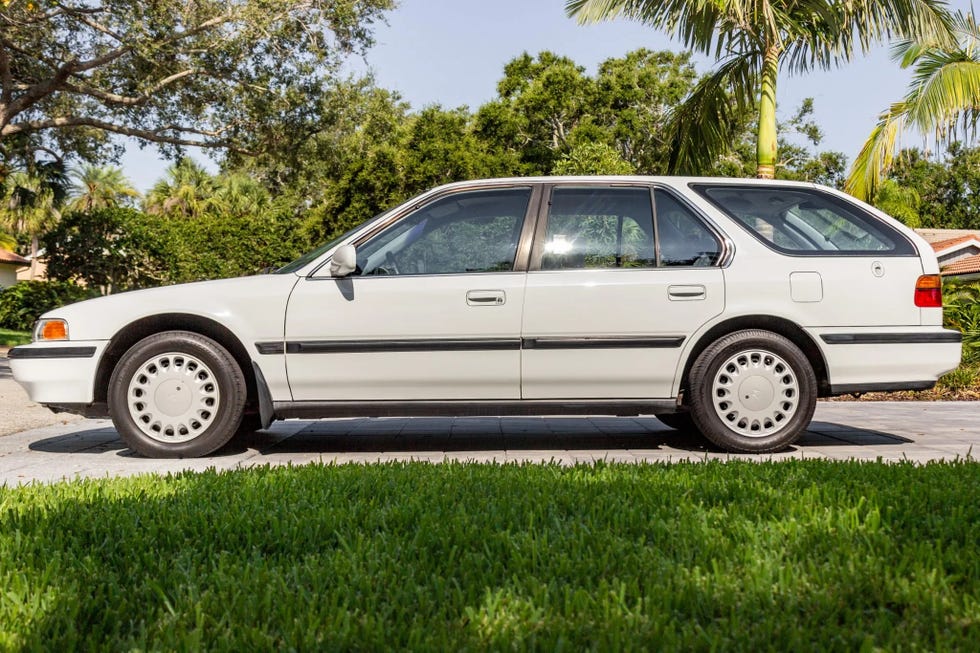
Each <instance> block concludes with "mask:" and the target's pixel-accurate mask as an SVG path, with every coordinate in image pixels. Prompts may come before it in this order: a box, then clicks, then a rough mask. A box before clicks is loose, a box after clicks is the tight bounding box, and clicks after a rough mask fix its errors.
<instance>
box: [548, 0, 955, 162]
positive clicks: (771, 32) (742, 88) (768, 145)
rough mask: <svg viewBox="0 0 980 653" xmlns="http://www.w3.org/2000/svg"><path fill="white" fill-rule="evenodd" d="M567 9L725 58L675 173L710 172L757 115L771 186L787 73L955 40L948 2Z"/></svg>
mask: <svg viewBox="0 0 980 653" xmlns="http://www.w3.org/2000/svg"><path fill="white" fill-rule="evenodd" d="M565 8H566V11H567V12H568V14H569V15H570V16H574V17H576V18H577V19H578V20H579V22H580V23H592V22H597V21H600V20H610V19H613V18H617V17H620V16H622V17H625V18H627V19H630V20H636V21H640V22H642V23H645V24H647V25H651V26H653V27H656V28H658V29H663V30H665V31H667V32H669V33H671V34H672V35H674V36H676V37H678V38H679V39H680V40H681V41H682V42H683V43H684V44H685V45H686V46H687V47H689V48H691V49H692V50H695V51H697V52H700V53H703V54H706V55H709V56H711V55H713V56H715V57H716V58H717V59H720V62H719V66H718V68H717V69H716V70H715V71H714V72H713V73H711V74H710V75H708V76H706V77H705V78H704V79H702V80H701V81H700V82H699V83H698V84H697V85H696V86H695V88H694V90H693V91H692V92H691V95H690V96H688V98H687V99H686V100H685V101H684V103H683V104H681V105H680V106H679V107H678V108H677V109H676V110H675V111H674V112H673V120H672V129H673V131H674V134H673V135H674V144H673V153H672V157H671V159H672V160H671V168H672V171H675V172H699V171H703V170H705V169H707V168H709V167H710V166H711V165H712V164H713V163H714V162H715V160H716V159H717V156H718V155H719V154H720V153H722V152H724V151H725V150H726V149H728V147H729V144H730V143H731V139H732V137H733V132H734V130H735V129H736V128H737V126H738V122H739V121H740V119H741V117H742V116H745V115H747V114H749V113H751V112H752V111H753V110H754V109H755V108H756V107H758V115H759V122H758V130H757V135H758V141H757V161H756V165H757V168H756V174H757V176H759V177H761V178H767V179H771V178H772V177H773V176H774V175H775V166H776V162H777V151H776V138H777V134H776V82H777V80H778V76H779V72H780V70H781V69H785V70H788V71H789V72H793V73H802V72H806V71H808V70H812V69H814V68H820V69H825V70H826V69H830V68H833V67H835V66H838V65H840V64H842V63H844V62H847V61H849V60H850V59H851V58H852V57H853V56H854V54H855V52H856V51H866V50H867V49H868V48H869V47H870V46H871V44H872V43H874V42H876V41H878V40H880V39H882V38H885V37H887V36H889V35H892V34H897V35H899V36H903V37H909V38H914V37H919V36H928V37H931V38H933V39H935V40H936V41H937V42H943V43H945V42H950V41H951V39H952V37H951V36H950V17H949V14H948V13H947V12H946V3H945V2H944V1H943V0H849V1H848V2H839V1H838V2H833V1H830V0H711V1H708V0H567V1H566V4H565Z"/></svg>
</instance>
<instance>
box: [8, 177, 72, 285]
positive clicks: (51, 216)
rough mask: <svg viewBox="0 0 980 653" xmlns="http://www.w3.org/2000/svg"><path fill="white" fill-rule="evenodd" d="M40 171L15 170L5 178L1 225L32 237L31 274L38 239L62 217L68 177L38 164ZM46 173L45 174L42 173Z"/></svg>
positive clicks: (34, 265) (34, 264)
mask: <svg viewBox="0 0 980 653" xmlns="http://www.w3.org/2000/svg"><path fill="white" fill-rule="evenodd" d="M36 172H37V173H40V174H35V175H31V174H28V173H26V172H21V171H18V172H12V173H10V174H9V175H7V178H6V179H5V180H4V185H3V189H2V193H3V197H2V202H0V228H3V229H6V230H9V231H12V232H13V233H15V234H27V235H28V236H30V239H31V278H32V279H33V278H34V275H35V272H36V269H37V254H38V249H39V243H38V239H39V237H40V235H41V234H42V233H44V232H45V231H47V230H48V229H50V228H51V227H53V226H54V225H55V224H56V223H57V222H58V220H59V219H60V218H61V212H60V211H59V210H58V209H59V206H60V204H61V203H62V202H63V201H64V198H65V193H66V187H67V184H66V181H67V178H66V177H65V175H64V171H63V170H61V171H60V172H59V171H58V170H56V169H54V168H52V169H48V168H47V167H43V166H42V167H39V168H38V169H37V170H36ZM42 175H43V176H42Z"/></svg>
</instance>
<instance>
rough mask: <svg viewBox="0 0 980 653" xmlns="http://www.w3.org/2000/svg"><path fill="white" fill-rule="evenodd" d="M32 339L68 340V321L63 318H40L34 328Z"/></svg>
mask: <svg viewBox="0 0 980 653" xmlns="http://www.w3.org/2000/svg"><path fill="white" fill-rule="evenodd" d="M34 340H36V341H41V340H68V323H67V322H65V321H64V320H41V321H40V322H38V323H37V327H35V329H34Z"/></svg>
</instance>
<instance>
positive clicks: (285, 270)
mask: <svg viewBox="0 0 980 653" xmlns="http://www.w3.org/2000/svg"><path fill="white" fill-rule="evenodd" d="M390 212H391V209H389V210H387V211H385V212H383V213H379V214H378V215H376V216H374V217H373V218H371V219H370V220H368V221H366V222H362V223H361V224H359V225H357V226H356V227H354V228H353V229H351V230H349V231H346V232H344V233H342V234H341V235H339V236H337V237H336V238H334V239H333V240H331V241H330V242H328V243H325V244H323V245H320V246H319V247H317V248H316V249H314V250H311V251H309V252H307V253H306V254H303V255H302V256H300V257H299V258H298V259H296V260H295V261H293V262H292V263H287V264H286V265H284V266H282V267H281V268H279V269H278V270H275V271H274V272H273V273H272V274H292V273H294V272H296V271H297V270H301V269H303V268H304V267H306V266H307V265H309V264H310V263H311V262H313V261H315V260H316V259H318V258H320V257H321V256H323V255H324V254H325V253H326V252H329V251H330V250H331V249H333V248H334V247H336V246H337V245H338V244H340V243H341V242H343V241H344V240H345V239H346V238H348V237H349V236H351V235H352V234H353V233H354V232H355V231H358V230H360V229H362V228H363V227H366V226H368V225H369V224H371V223H373V222H377V221H378V220H380V219H381V218H383V217H385V216H386V215H388V214H389V213H390Z"/></svg>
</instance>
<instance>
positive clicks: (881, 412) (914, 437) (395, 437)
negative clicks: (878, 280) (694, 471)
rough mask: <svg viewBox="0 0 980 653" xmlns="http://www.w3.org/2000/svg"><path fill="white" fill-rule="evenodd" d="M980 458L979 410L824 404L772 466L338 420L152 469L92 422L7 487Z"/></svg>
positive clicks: (18, 465) (4, 459)
mask: <svg viewBox="0 0 980 653" xmlns="http://www.w3.org/2000/svg"><path fill="white" fill-rule="evenodd" d="M966 456H978V457H980V404H977V403H970V402H931V403H927V402H921V403H920V402H883V403H874V402H839V403H838V402H821V403H820V404H818V406H817V413H816V416H815V418H814V421H813V423H812V424H811V427H810V429H809V430H808V431H807V433H806V434H805V435H804V437H803V438H802V440H801V441H800V442H799V444H798V445H796V446H794V447H792V448H791V449H789V450H787V451H785V452H781V453H778V454H774V455H771V456H738V455H730V454H725V453H722V452H719V451H717V450H714V449H712V448H710V447H708V446H706V445H705V443H704V442H703V441H702V440H701V439H700V438H698V437H694V436H689V435H682V434H678V433H677V432H676V431H671V430H670V429H667V428H666V427H664V426H663V425H661V424H660V422H658V421H657V420H656V419H653V418H611V417H589V418H462V419H460V418H457V419H335V420H321V421H299V420H290V421H286V422H278V423H276V424H274V425H273V427H272V429H271V430H270V431H269V432H258V433H255V434H253V435H251V436H249V437H248V438H246V439H245V440H244V441H241V442H236V443H233V445H231V446H229V447H226V449H225V450H222V451H221V452H219V455H216V456H212V457H210V458H203V459H197V460H150V459H146V458H142V457H139V456H137V455H136V454H134V453H133V452H132V451H130V450H129V449H127V448H126V447H125V446H124V445H123V443H122V442H121V441H120V439H119V436H118V435H117V433H116V431H115V430H114V429H113V428H112V424H111V423H110V422H108V421H105V420H83V421H78V422H74V423H71V424H63V425H56V426H49V427H45V428H40V429H34V430H31V431H25V432H23V433H18V434H15V435H9V436H6V437H2V438H0V484H7V485H17V484H22V483H29V482H32V481H45V482H46V481H55V480H60V479H71V478H78V477H105V476H126V475H132V474H140V473H148V472H160V473H167V472H177V471H181V470H204V469H207V468H209V467H213V468H217V469H233V468H244V467H250V466H255V465H267V464H268V465H284V464H289V463H291V464H304V463H308V462H313V461H323V462H336V463H348V462H356V463H363V462H376V461H400V460H422V461H433V462H442V461H444V460H461V461H479V462H490V461H496V462H522V461H530V462H547V461H555V462H559V463H562V464H575V463H579V462H591V461H594V460H608V461H625V462H637V461H649V462H656V461H680V460H697V461H700V460H710V459H723V460H782V459H787V458H829V459H835V460H846V459H851V458H855V459H861V460H879V459H880V460H883V461H901V460H910V461H914V462H927V461H930V460H943V459H945V460H952V459H956V458H964V457H966Z"/></svg>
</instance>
